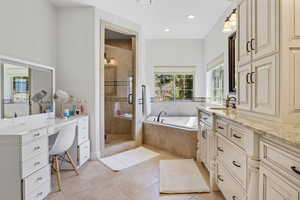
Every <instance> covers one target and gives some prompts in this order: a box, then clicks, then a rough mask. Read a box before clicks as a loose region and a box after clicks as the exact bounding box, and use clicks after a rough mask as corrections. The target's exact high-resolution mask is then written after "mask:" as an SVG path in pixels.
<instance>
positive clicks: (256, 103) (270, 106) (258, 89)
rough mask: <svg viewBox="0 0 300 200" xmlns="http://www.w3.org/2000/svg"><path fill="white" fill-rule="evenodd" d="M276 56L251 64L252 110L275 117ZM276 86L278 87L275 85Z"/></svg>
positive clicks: (277, 86) (277, 80)
mask: <svg viewBox="0 0 300 200" xmlns="http://www.w3.org/2000/svg"><path fill="white" fill-rule="evenodd" d="M277 63H278V57H277V56H276V55H274V56H271V57H267V58H264V59H261V60H259V61H256V62H253V63H252V74H251V77H250V79H251V80H250V81H251V82H252V109H253V111H254V112H258V113H263V114H269V115H275V114H276V101H277V99H278V98H277V91H278V89H276V88H279V78H277V77H276V75H277V73H276V71H277ZM276 84H278V85H276Z"/></svg>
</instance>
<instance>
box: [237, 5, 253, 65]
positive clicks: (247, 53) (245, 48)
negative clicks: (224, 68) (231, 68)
mask: <svg viewBox="0 0 300 200" xmlns="http://www.w3.org/2000/svg"><path fill="white" fill-rule="evenodd" d="M237 39H238V40H237V41H238V53H237V62H238V66H241V65H244V64H246V63H248V62H250V61H251V47H250V40H251V0H242V1H241V3H240V4H239V5H238V29H237Z"/></svg>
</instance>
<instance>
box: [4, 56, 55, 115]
mask: <svg viewBox="0 0 300 200" xmlns="http://www.w3.org/2000/svg"><path fill="white" fill-rule="evenodd" d="M0 64H1V65H0V67H1V68H0V69H1V71H0V72H1V73H0V74H1V76H0V77H1V95H0V96H1V109H0V114H1V118H2V119H3V118H4V119H9V118H17V117H23V116H29V115H34V114H42V113H49V112H53V110H54V104H53V92H54V91H53V88H54V79H53V76H54V69H52V68H50V67H42V66H37V65H34V64H28V63H22V62H15V61H12V60H6V59H0Z"/></svg>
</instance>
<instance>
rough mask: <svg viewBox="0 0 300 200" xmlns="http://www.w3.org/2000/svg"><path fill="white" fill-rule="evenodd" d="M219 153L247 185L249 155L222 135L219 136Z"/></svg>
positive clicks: (230, 168) (237, 177) (242, 183)
mask: <svg viewBox="0 0 300 200" xmlns="http://www.w3.org/2000/svg"><path fill="white" fill-rule="evenodd" d="M217 151H218V153H217V155H218V159H219V160H221V161H222V162H223V163H224V164H225V166H227V168H228V170H229V171H231V173H232V174H233V175H234V176H235V178H236V179H237V180H238V181H239V182H240V184H241V185H243V187H246V176H247V166H246V164H247V156H246V154H245V152H243V151H242V150H241V149H240V148H239V147H237V146H236V145H235V144H232V143H231V142H230V141H229V140H227V139H226V138H224V137H222V136H218V137H217Z"/></svg>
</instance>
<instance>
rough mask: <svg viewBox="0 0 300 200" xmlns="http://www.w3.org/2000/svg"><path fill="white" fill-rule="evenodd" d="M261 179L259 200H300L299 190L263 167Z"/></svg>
mask: <svg viewBox="0 0 300 200" xmlns="http://www.w3.org/2000/svg"><path fill="white" fill-rule="evenodd" d="M275 174H276V175H275ZM259 179H260V180H259V184H260V186H259V188H260V191H259V200H299V199H298V196H299V189H298V188H294V187H293V186H292V184H290V183H289V182H288V181H285V180H284V179H281V178H280V177H279V176H278V173H275V172H273V171H271V170H270V169H267V168H265V167H261V169H260V178H259Z"/></svg>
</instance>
